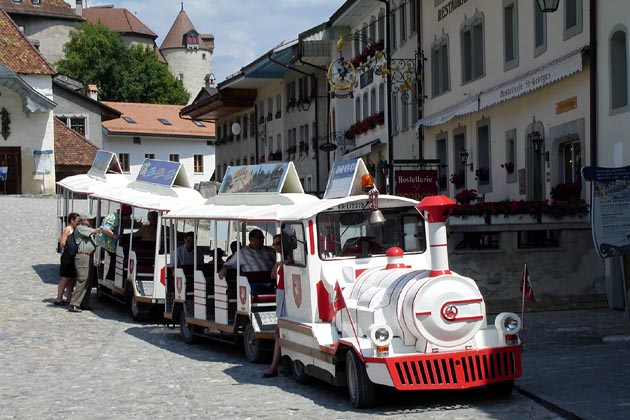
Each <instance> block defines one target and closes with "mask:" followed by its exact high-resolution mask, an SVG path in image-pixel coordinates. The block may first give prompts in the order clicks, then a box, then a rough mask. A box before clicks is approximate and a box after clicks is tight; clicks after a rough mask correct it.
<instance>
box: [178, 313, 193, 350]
mask: <svg viewBox="0 0 630 420" xmlns="http://www.w3.org/2000/svg"><path fill="white" fill-rule="evenodd" d="M194 328H195V326H194V325H191V324H189V323H188V322H187V321H186V311H184V310H182V312H181V314H180V316H179V332H180V334H181V335H182V338H183V339H184V343H186V344H195V343H196V342H197V335H195V330H194Z"/></svg>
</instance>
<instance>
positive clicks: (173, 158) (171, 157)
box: [168, 154, 179, 162]
mask: <svg viewBox="0 0 630 420" xmlns="http://www.w3.org/2000/svg"><path fill="white" fill-rule="evenodd" d="M168 160H170V161H171V162H179V155H178V154H170V155H168Z"/></svg>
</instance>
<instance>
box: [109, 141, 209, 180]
mask: <svg viewBox="0 0 630 420" xmlns="http://www.w3.org/2000/svg"><path fill="white" fill-rule="evenodd" d="M103 148H104V149H105V150H110V151H112V152H115V153H117V154H119V155H120V153H128V154H129V158H130V160H129V162H130V171H129V174H130V176H131V178H133V179H135V178H136V176H137V175H138V172H139V171H140V166H141V165H142V162H144V159H145V157H144V155H145V154H147V153H153V154H154V155H155V159H160V160H169V155H171V154H179V162H180V163H182V164H183V166H184V168H185V169H186V174H188V179H189V180H190V182H191V184H196V183H199V182H205V181H209V180H210V178H211V177H212V175H213V174H214V167H215V148H214V146H211V145H208V144H207V143H206V140H202V139H182V138H172V137H146V136H143V137H141V144H133V138H132V136H110V135H107V134H106V133H103ZM194 155H203V156H204V158H203V169H204V171H203V172H200V173H196V172H194Z"/></svg>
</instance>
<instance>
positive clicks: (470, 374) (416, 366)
mask: <svg viewBox="0 0 630 420" xmlns="http://www.w3.org/2000/svg"><path fill="white" fill-rule="evenodd" d="M521 350H522V349H521V346H510V347H501V348H491V349H483V350H465V351H459V352H453V353H435V354H415V355H412V356H401V357H389V358H384V359H378V358H370V359H369V362H371V363H374V362H381V363H385V364H386V365H387V369H388V370H389V374H390V375H391V377H392V381H393V382H394V386H395V387H396V389H398V390H401V391H415V390H428V389H465V388H474V387H478V386H482V385H487V384H491V383H495V382H503V381H509V380H511V379H515V378H518V377H520V376H521Z"/></svg>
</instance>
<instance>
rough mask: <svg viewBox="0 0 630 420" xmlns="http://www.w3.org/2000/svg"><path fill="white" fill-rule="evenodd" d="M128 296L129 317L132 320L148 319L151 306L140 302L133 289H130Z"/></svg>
mask: <svg viewBox="0 0 630 420" xmlns="http://www.w3.org/2000/svg"><path fill="white" fill-rule="evenodd" d="M128 296H129V312H130V313H131V318H132V319H133V320H134V321H146V320H147V319H149V314H150V313H151V307H150V306H149V305H147V304H146V303H140V302H138V300H137V299H136V295H135V294H134V293H133V290H131V289H130V294H129V295H128Z"/></svg>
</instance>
